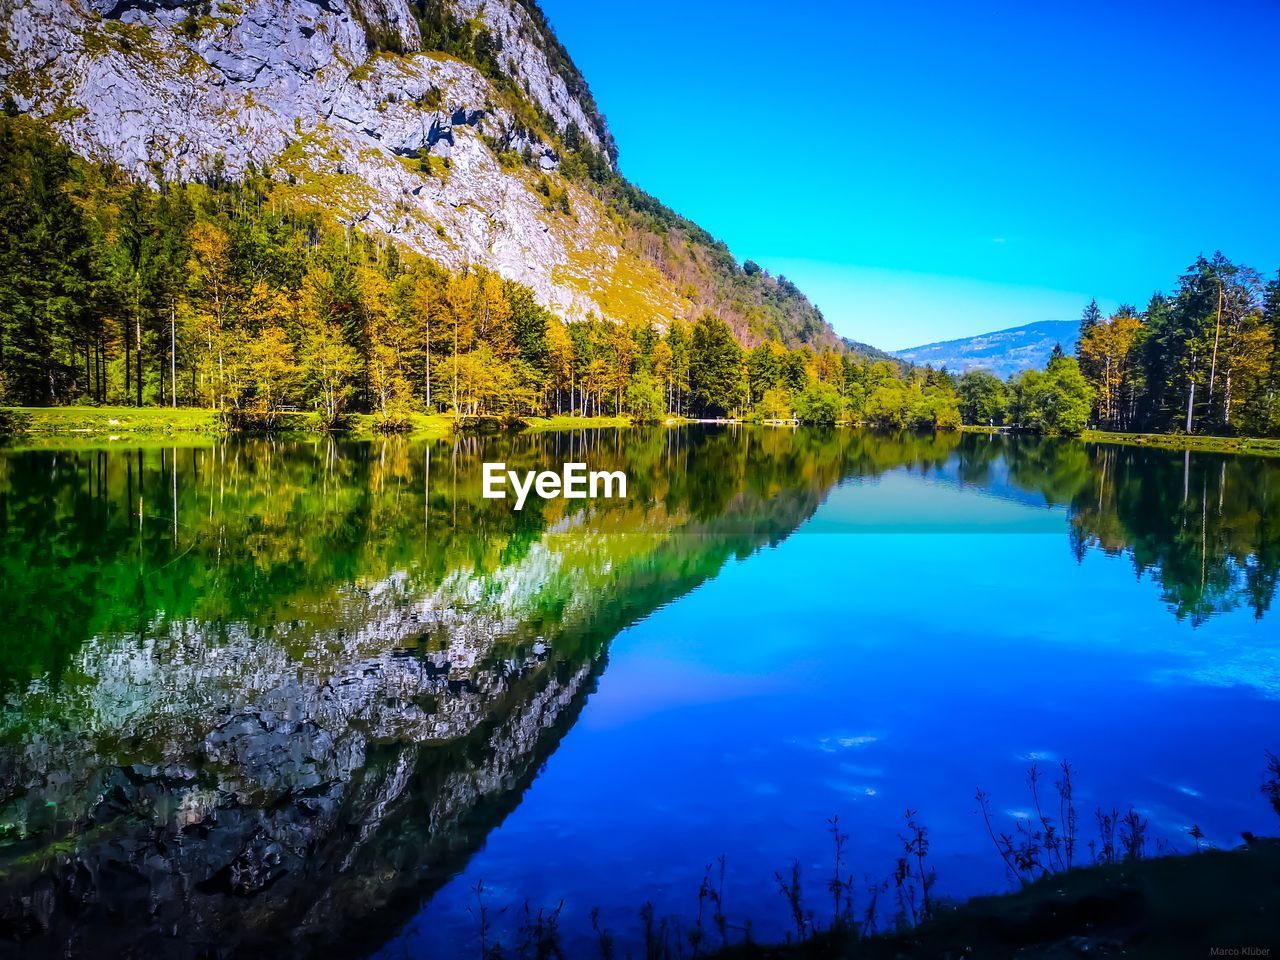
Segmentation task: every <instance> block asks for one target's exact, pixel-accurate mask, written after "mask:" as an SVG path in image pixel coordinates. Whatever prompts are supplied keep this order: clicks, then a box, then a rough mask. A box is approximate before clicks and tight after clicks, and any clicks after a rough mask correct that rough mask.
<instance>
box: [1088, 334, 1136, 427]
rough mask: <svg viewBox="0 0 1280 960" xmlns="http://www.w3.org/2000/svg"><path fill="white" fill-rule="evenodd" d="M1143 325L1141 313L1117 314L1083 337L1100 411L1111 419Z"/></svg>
mask: <svg viewBox="0 0 1280 960" xmlns="http://www.w3.org/2000/svg"><path fill="white" fill-rule="evenodd" d="M1141 329H1142V321H1141V320H1140V319H1139V318H1138V317H1133V316H1127V315H1123V314H1115V315H1114V316H1111V317H1108V318H1107V319H1106V320H1103V321H1101V322H1100V323H1097V324H1095V325H1094V327H1093V328H1092V329H1091V330H1089V331H1088V332H1087V333H1086V334H1085V335H1084V336H1083V337H1081V338H1080V346H1079V351H1080V356H1081V358H1082V359H1083V360H1084V361H1085V367H1086V369H1087V370H1088V371H1089V372H1090V373H1091V374H1092V376H1090V377H1089V379H1090V380H1092V381H1093V383H1094V385H1095V386H1096V387H1097V388H1098V399H1099V406H1100V408H1101V409H1100V411H1099V412H1100V413H1101V415H1102V418H1103V419H1104V420H1106V421H1107V422H1108V423H1113V422H1114V421H1115V419H1116V414H1117V411H1118V406H1119V401H1120V391H1121V389H1122V388H1123V387H1124V385H1125V383H1126V381H1127V380H1128V377H1129V371H1130V368H1131V366H1132V365H1131V363H1130V359H1131V355H1132V353H1133V345H1134V343H1136V342H1137V338H1138V332H1139V331H1140V330H1141Z"/></svg>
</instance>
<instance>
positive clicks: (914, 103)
mask: <svg viewBox="0 0 1280 960" xmlns="http://www.w3.org/2000/svg"><path fill="white" fill-rule="evenodd" d="M541 2H542V6H543V9H544V10H545V11H546V13H547V15H548V16H549V17H550V18H551V21H552V23H553V24H554V26H555V28H556V31H557V33H558V34H559V36H560V38H561V40H562V41H563V42H564V44H565V45H566V47H568V49H569V52H570V53H571V54H572V55H573V57H574V59H575V61H576V62H577V63H578V65H579V67H580V68H581V69H582V71H583V73H584V74H585V75H586V77H587V80H588V82H589V83H590V84H591V87H592V90H593V91H594V92H595V95H596V99H597V100H598V101H599V103H600V107H601V109H602V110H603V111H604V112H605V114H606V115H607V116H608V118H609V122H610V125H611V127H612V128H613V131H614V135H615V136H616V138H617V141H618V146H619V149H620V151H621V166H622V169H623V171H624V172H625V173H626V174H627V175H628V176H629V177H630V178H631V179H632V180H634V181H635V182H636V183H638V184H639V185H640V186H642V187H644V188H645V189H647V190H648V191H649V192H651V193H653V194H655V195H656V196H658V197H659V198H660V199H662V200H664V201H665V202H666V203H668V204H669V205H670V206H672V207H674V208H675V209H676V210H678V211H680V212H681V213H683V214H685V215H687V216H689V217H691V218H692V219H694V220H696V221H697V222H699V223H700V224H702V225H703V226H704V227H706V228H707V229H708V230H710V231H711V232H712V233H713V234H715V235H716V236H719V237H721V238H723V239H724V240H725V241H726V242H727V243H728V244H729V246H730V248H731V249H732V250H733V251H734V253H735V254H736V255H737V256H738V257H739V258H740V259H741V258H746V257H750V258H753V259H755V260H758V261H759V262H760V263H761V264H763V265H764V266H765V267H766V268H768V269H770V270H771V271H773V272H775V273H776V272H782V273H785V274H786V275H787V276H789V277H791V278H792V279H794V280H795V281H796V282H797V283H798V284H799V285H800V286H801V288H802V289H804V290H805V291H806V292H807V293H808V294H809V295H810V296H811V298H812V299H813V300H814V301H815V302H816V303H817V304H818V305H819V306H820V307H821V308H822V309H823V312H824V313H825V314H826V315H827V317H828V319H829V320H831V322H832V324H833V325H834V326H835V328H836V329H837V330H838V331H839V332H840V333H842V334H845V335H847V336H852V337H856V338H857V339H860V340H865V341H868V342H870V343H873V344H876V345H878V346H883V347H885V348H889V349H896V348H901V347H906V346H912V345H915V344H918V343H923V342H926V341H932V340H939V339H947V338H950V337H955V336H965V335H968V334H973V333H980V332H985V331H988V330H993V329H999V328H1002V327H1009V326H1015V325H1018V324H1021V323H1029V322H1032V321H1036V320H1062V319H1070V318H1074V317H1077V316H1079V313H1080V310H1081V308H1082V307H1083V306H1084V304H1085V303H1086V302H1087V301H1088V299H1089V297H1091V296H1096V297H1097V298H1098V301H1099V303H1100V304H1102V305H1103V307H1104V308H1111V307H1114V306H1115V305H1117V304H1118V303H1120V302H1124V301H1131V302H1137V303H1139V304H1140V305H1141V304H1143V303H1145V302H1146V299H1147V297H1149V296H1150V294H1151V293H1152V291H1153V290H1155V289H1157V288H1162V289H1167V288H1169V287H1171V286H1172V285H1173V283H1174V282H1175V280H1176V278H1177V276H1178V274H1179V273H1180V272H1181V271H1182V269H1183V268H1184V267H1185V266H1186V265H1187V264H1188V263H1190V262H1191V260H1192V259H1194V258H1195V256H1196V255H1197V254H1198V253H1200V252H1202V251H1203V252H1205V253H1206V254H1208V253H1212V252H1213V251H1214V250H1216V249H1221V250H1222V251H1223V252H1224V253H1225V254H1226V255H1227V256H1229V257H1231V258H1232V259H1235V260H1239V261H1243V262H1245V263H1248V264H1250V265H1251V266H1254V267H1256V268H1258V269H1259V270H1263V271H1264V272H1272V271H1274V270H1275V269H1276V267H1277V266H1280V122H1277V121H1278V120H1280V70H1277V68H1276V65H1275V64H1276V57H1277V49H1280V2H1277V0H1254V2H1252V3H1247V2H1229V0H1228V2H1217V3H1213V4H1209V3H1203V2H1202V3H1198V4H1186V3H1181V2H1165V3H1150V4H1144V3H1126V4H1107V3H1101V2H1098V3H1093V2H1082V3H1074V4H1052V5H1050V4H1041V3H1027V4H1022V3H1015V2H1006V3H1000V4H996V3H988V2H981V0H980V2H968V3H959V2H953V3H946V2H940V0H939V2H918V3H903V4H898V3H887V2H879V3H868V2H863V0H848V2H810V3H795V4H788V3H778V2H776V0H775V2H760V0H735V2H729V0H679V2H676V0H647V2H645V3H600V2H598V0H541ZM1121 6H1123V7H1124V9H1123V10H1121V9H1119V8H1120V7H1121ZM1113 8H1114V9H1113Z"/></svg>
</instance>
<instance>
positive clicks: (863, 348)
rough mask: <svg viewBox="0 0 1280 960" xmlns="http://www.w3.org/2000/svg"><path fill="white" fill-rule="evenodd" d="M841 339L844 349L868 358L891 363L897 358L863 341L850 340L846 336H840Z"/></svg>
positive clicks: (895, 361)
mask: <svg viewBox="0 0 1280 960" xmlns="http://www.w3.org/2000/svg"><path fill="white" fill-rule="evenodd" d="M841 339H842V341H843V342H844V346H845V349H846V350H848V351H849V352H850V353H856V354H859V355H861V356H863V357H866V358H867V359H868V360H888V361H890V362H891V363H895V364H896V363H897V359H898V358H897V357H895V356H894V355H893V354H892V353H889V352H888V351H886V350H881V349H880V348H879V347H873V346H872V345H871V344H869V343H863V342H862V341H861V340H850V339H849V338H848V337H842V338H841Z"/></svg>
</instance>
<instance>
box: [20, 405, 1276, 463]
mask: <svg viewBox="0 0 1280 960" xmlns="http://www.w3.org/2000/svg"><path fill="white" fill-rule="evenodd" d="M5 409H6V410H8V411H12V412H13V413H16V414H17V415H18V416H19V417H20V418H21V419H22V420H24V421H25V429H24V430H23V431H22V432H21V433H19V434H16V435H15V436H14V437H12V438H10V440H9V442H10V443H11V444H13V442H14V441H17V442H18V443H20V444H22V445H24V446H42V445H44V446H47V445H53V443H54V442H55V441H57V442H59V443H65V442H66V441H68V440H84V441H87V442H90V443H93V444H100V443H102V442H104V441H106V442H117V441H118V442H126V441H127V442H133V443H137V442H140V441H161V440H168V439H171V438H181V439H182V440H183V441H184V442H187V441H194V440H216V439H219V438H222V437H225V436H227V429H226V428H225V427H224V426H223V425H222V423H221V421H220V419H219V417H218V412H217V411H216V410H213V409H206V408H199V407H177V408H173V407H118V406H109V407H88V406H83V407H82V406H70V407H9V408H5ZM280 420H281V431H280V432H281V433H282V434H283V435H286V436H289V435H297V434H307V433H318V432H320V431H319V427H320V417H319V414H317V413H314V412H303V413H285V414H281V415H280ZM666 422H668V423H677V422H680V423H684V422H690V421H684V420H675V419H671V418H668V420H667V421H666ZM375 424H376V421H375V418H374V417H373V416H372V415H371V414H353V415H352V416H351V417H350V419H349V426H348V428H347V429H346V430H345V431H343V432H342V436H346V437H353V438H357V439H361V438H366V439H367V438H370V437H375V436H378V435H379V434H378V433H377V430H376V429H375ZM630 425H631V419H630V418H629V417H571V416H566V415H563V414H562V415H556V416H550V417H530V418H528V420H527V427H526V429H527V430H530V431H532V432H535V433H545V432H552V431H557V430H580V429H583V428H602V427H627V426H630ZM453 428H454V418H453V416H452V415H450V414H447V413H435V414H424V413H414V414H410V428H409V430H408V431H407V434H406V435H407V436H408V437H410V438H412V439H418V440H439V439H444V438H445V437H448V436H449V435H450V434H451V433H452V432H453ZM961 429H962V430H963V432H965V433H977V434H995V433H1002V432H1005V430H1004V428H1002V427H984V426H978V425H970V426H965V427H962V428H961ZM1080 439H1081V440H1083V441H1084V442H1086V443H1108V444H1118V445H1122V446H1132V447H1150V448H1154V449H1159V450H1174V451H1179V452H1181V451H1185V450H1189V451H1192V452H1200V453H1235V454H1248V455H1252V456H1268V457H1280V440H1268V439H1260V438H1254V437H1211V436H1198V435H1195V434H1192V435H1186V434H1157V433H1111V432H1108V431H1104V430H1086V431H1084V432H1083V433H1082V434H1081V435H1080Z"/></svg>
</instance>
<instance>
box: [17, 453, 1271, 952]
mask: <svg viewBox="0 0 1280 960" xmlns="http://www.w3.org/2000/svg"><path fill="white" fill-rule="evenodd" d="M493 460H503V461H506V462H507V463H508V466H509V467H510V468H511V469H519V470H528V469H557V470H558V469H559V467H560V465H561V464H562V463H563V462H566V461H585V462H587V463H588V464H589V465H590V466H591V468H592V469H610V470H615V469H620V470H624V471H626V472H627V474H628V477H629V496H628V497H627V498H626V499H625V500H600V501H564V500H553V501H543V500H539V499H536V498H530V500H529V501H528V502H527V503H526V505H525V508H524V509H523V510H522V511H519V512H516V511H513V510H512V509H511V504H510V502H509V501H489V500H484V499H482V498H481V496H480V490H481V464H482V462H484V461H493ZM892 470H907V471H910V472H912V473H916V474H920V475H924V476H927V477H930V478H933V479H936V480H939V481H941V482H954V483H956V484H959V485H961V486H964V487H974V488H978V489H981V490H983V491H985V492H988V493H990V494H993V495H995V496H999V497H1005V498H1010V499H1016V500H1020V501H1023V502H1032V503H1040V504H1044V503H1047V504H1049V505H1052V506H1054V507H1061V508H1065V510H1066V512H1067V516H1068V520H1069V526H1068V533H1069V538H1070V539H1069V543H1070V546H1071V548H1072V549H1074V550H1075V551H1076V552H1077V553H1078V554H1080V555H1083V553H1085V552H1086V551H1088V550H1090V549H1094V548H1097V549H1101V550H1104V551H1106V552H1108V553H1113V554H1114V553H1127V554H1128V555H1129V556H1130V557H1131V558H1132V561H1133V563H1134V565H1135V567H1136V568H1137V569H1138V570H1139V571H1142V572H1150V573H1151V574H1152V575H1153V576H1155V577H1156V578H1157V579H1158V581H1159V583H1160V584H1161V588H1162V593H1163V596H1164V599H1165V602H1166V603H1167V604H1168V605H1169V607H1170V609H1171V610H1172V612H1173V613H1174V614H1176V615H1177V616H1179V617H1189V618H1191V619H1193V620H1194V621H1198V620H1201V619H1204V618H1205V617H1208V616H1210V615H1212V614H1214V613H1215V612H1218V611H1223V610H1228V609H1232V608H1234V607H1237V606H1243V605H1247V606H1249V607H1251V608H1252V609H1253V610H1254V611H1255V613H1256V615H1257V616H1262V615H1263V614H1264V613H1265V611H1266V610H1267V608H1268V606H1269V604H1270V602H1271V598H1272V597H1273V596H1274V593H1275V588H1276V578H1277V565H1278V563H1280V548H1278V547H1277V542H1276V537H1277V534H1276V527H1277V522H1278V521H1280V517H1277V509H1278V508H1277V506H1276V505H1275V503H1274V497H1273V496H1272V494H1271V490H1272V487H1273V486H1274V484H1275V483H1276V482H1277V480H1276V474H1277V466H1276V465H1275V464H1273V463H1270V462H1267V461H1257V460H1241V459H1233V458H1227V457H1210V456H1203V455H1196V456H1194V457H1190V458H1184V457H1182V456H1181V455H1170V454H1165V453H1160V452H1157V451H1147V450H1136V449H1127V448H1119V447H1100V446H1088V445H1084V444H1080V443H1054V442H1049V441H1038V440H1027V439H1021V438H1016V439H1005V438H989V437H977V436H968V435H966V436H960V435H939V436H914V435H911V436H900V437H889V436H878V435H870V434H863V433H854V432H839V431H799V432H791V431H785V430H752V429H703V428H680V429H651V430H628V431H590V432H581V433H553V434H542V435H524V436H518V437H510V438H469V439H463V440H459V441H457V442H452V443H437V444H415V443H408V442H404V441H401V440H387V441H381V442H374V443H351V444H345V443H338V442H336V441H331V440H323V441H318V442H314V443H269V442H255V443H242V444H230V445H224V446H219V447H208V448H196V449H169V448H151V449H142V450H114V449H113V450H110V451H105V450H85V451H60V452H52V451H38V452H25V453H18V452H14V453H8V454H3V453H0V542H2V544H3V550H2V552H0V574H2V576H3V584H4V589H3V590H2V591H0V622H2V623H3V624H4V632H5V638H6V642H5V643H4V644H3V645H2V647H0V696H3V709H2V710H0V935H3V937H4V938H5V941H6V945H7V946H8V947H9V949H11V950H15V951H16V950H19V949H20V950H21V951H22V952H23V953H24V955H28V956H36V955H48V956H54V955H58V956H62V955H66V954H67V953H68V952H71V953H74V952H77V951H81V952H83V951H86V950H92V951H93V952H95V953H99V954H103V955H131V954H136V955H141V954H144V953H145V954H147V955H159V956H201V955H205V954H207V953H213V952H217V953H235V952H237V951H239V952H243V953H257V952H262V951H264V950H266V949H267V948H268V947H278V948H279V949H280V950H281V952H285V953H296V954H301V955H311V954H317V953H324V954H326V955H348V954H359V953H361V952H362V951H365V950H367V949H368V948H371V947H372V946H375V945H376V944H377V943H379V942H381V940H382V939H385V936H386V934H387V933H388V931H390V930H392V929H394V927H395V926H396V925H397V924H399V923H401V922H403V921H404V919H405V918H406V917H407V916H409V915H411V914H412V913H413V911H414V910H415V908H416V906H417V905H418V903H419V902H420V900H421V899H422V898H423V897H427V896H430V894H431V892H432V891H433V890H434V889H436V888H437V887H438V886H439V885H440V884H442V883H443V882H444V881H445V880H446V879H447V878H448V876H449V875H450V873H451V872H452V871H454V870H456V869H457V868H458V867H459V866H460V865H461V864H462V863H464V862H465V861H466V859H467V858H468V857H469V856H470V855H471V854H472V853H473V852H474V851H475V850H476V849H477V848H478V846H479V845H480V844H481V843H482V842H483V840H484V838H485V836H486V835H487V833H488V832H489V831H490V830H491V829H492V828H493V827H494V826H495V825H496V824H497V823H498V822H500V821H501V820H502V818H503V817H505V816H506V815H507V813H509V812H510V811H511V810H512V809H513V808H514V807H515V805H516V804H518V802H519V800H520V797H521V795H522V793H523V791H524V789H525V788H526V787H527V785H528V784H529V783H530V782H531V781H532V779H533V777H534V776H535V775H536V772H537V770H538V769H539V767H540V766H541V765H542V763H543V762H544V761H545V760H546V759H547V758H548V757H549V756H550V754H551V753H552V752H553V751H554V749H555V747H556V745H557V744H558V742H559V740H560V738H561V737H562V736H563V734H564V733H565V732H566V731H567V730H568V729H569V728H570V727H571V726H572V724H573V722H574V719H575V717H576V716H577V714H578V711H579V710H580V708H581V707H582V705H583V703H584V701H585V698H586V697H587V695H588V694H589V693H590V691H591V689H592V687H593V684H594V681H595V678H596V677H597V676H598V674H599V671H600V670H602V669H603V667H604V663H605V658H606V652H607V646H608V642H609V640H610V639H611V638H612V637H613V636H615V635H616V634H617V633H618V631H620V630H621V629H623V628H624V627H626V626H627V625H628V624H630V623H633V622H635V621H636V620H638V619H640V618H643V617H645V616H646V615H647V614H649V613H650V612H651V611H653V610H654V609H655V608H657V607H659V606H661V605H662V604H665V603H668V602H670V601H672V600H674V599H676V598H677V597H679V596H681V595H682V594H683V593H685V592H687V591H688V590H690V589H692V588H693V587H695V586H696V585H698V584H699V583H701V582H703V581H705V580H706V579H708V578H711V577H714V576H716V574H717V573H718V572H719V570H720V569H721V567H722V566H723V565H724V564H725V562H726V561H727V560H729V559H730V558H733V557H745V556H747V555H749V554H750V553H752V552H753V551H755V550H757V549H759V548H760V547H761V546H764V545H768V544H776V543H778V542H780V541H781V540H783V539H785V538H786V537H787V536H788V535H789V534H790V533H792V532H793V531H794V530H795V529H796V528H797V527H798V526H799V525H800V524H802V523H803V522H804V521H805V520H807V519H808V518H809V517H811V516H812V515H813V514H814V513H815V512H816V511H817V509H818V507H819V506H820V505H821V504H822V502H823V500H824V498H825V497H826V496H827V494H828V492H829V491H830V490H831V489H832V488H833V487H834V486H835V485H836V484H837V483H840V482H842V481H845V480H851V479H857V478H868V479H873V478H875V477H878V476H880V475H881V474H883V473H885V472H887V471H892ZM0 949H3V946H0Z"/></svg>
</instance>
